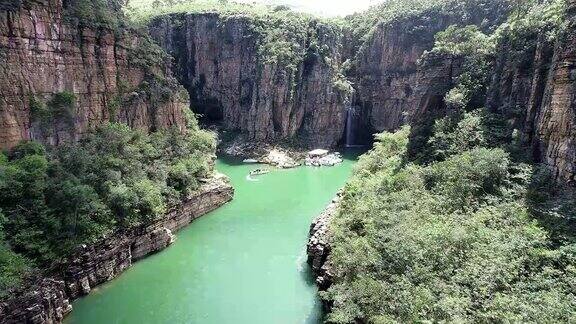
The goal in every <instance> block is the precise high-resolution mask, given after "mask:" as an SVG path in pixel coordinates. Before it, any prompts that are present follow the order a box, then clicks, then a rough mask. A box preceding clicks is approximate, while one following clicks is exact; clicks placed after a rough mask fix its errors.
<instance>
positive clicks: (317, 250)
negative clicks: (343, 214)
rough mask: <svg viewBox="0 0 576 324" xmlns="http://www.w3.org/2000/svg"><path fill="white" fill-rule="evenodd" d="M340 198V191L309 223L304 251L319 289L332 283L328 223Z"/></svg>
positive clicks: (336, 208)
mask: <svg viewBox="0 0 576 324" xmlns="http://www.w3.org/2000/svg"><path fill="white" fill-rule="evenodd" d="M341 199H342V197H341V192H339V193H338V194H337V195H336V197H335V198H334V199H332V201H331V202H330V204H328V206H326V208H325V209H324V211H322V213H321V214H320V215H318V217H316V218H315V219H314V220H313V221H312V224H311V225H310V231H309V238H308V244H307V245H306V252H307V254H308V264H309V265H310V267H311V268H312V273H313V274H314V276H315V277H316V285H317V286H318V288H319V289H320V290H326V289H328V288H329V287H330V285H331V284H332V274H331V271H330V270H331V269H330V231H329V230H330V228H329V224H330V220H331V219H332V217H333V216H334V215H335V214H336V213H337V212H338V206H339V205H340V201H341Z"/></svg>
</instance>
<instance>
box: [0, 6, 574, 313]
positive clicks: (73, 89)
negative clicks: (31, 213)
mask: <svg viewBox="0 0 576 324" xmlns="http://www.w3.org/2000/svg"><path fill="white" fill-rule="evenodd" d="M568 3H569V6H568V11H567V17H568V21H569V23H568V24H567V27H566V28H567V30H566V31H565V33H564V34H563V36H562V37H559V38H556V39H553V40H551V39H550V38H549V37H548V35H547V34H546V32H532V33H529V34H528V35H525V36H524V37H525V38H526V39H527V40H529V41H530V42H533V43H534V44H535V45H534V46H528V47H527V48H522V49H518V48H516V47H515V44H514V42H513V40H512V39H510V38H506V37H503V38H501V39H500V41H499V42H498V43H497V44H496V46H497V48H496V51H495V53H496V56H495V57H494V58H493V62H492V63H493V66H494V68H493V69H492V71H491V72H490V82H489V86H488V88H487V90H486V94H485V100H484V101H483V102H482V103H481V104H482V106H485V107H486V109H487V110H489V111H490V112H493V113H495V114H497V115H498V116H499V117H500V118H501V119H502V120H504V121H505V122H506V123H507V124H509V125H512V126H513V128H514V129H515V131H517V133H518V134H519V135H518V138H519V140H520V141H521V143H522V144H523V145H524V146H525V147H527V148H529V151H530V157H531V158H532V159H533V161H534V162H535V163H542V164H543V165H545V166H546V167H547V168H548V170H550V171H551V172H552V175H553V177H554V179H555V180H557V181H559V182H562V183H568V184H571V185H573V184H574V181H576V138H575V136H576V135H575V134H576V133H575V132H576V32H575V30H576V21H575V19H576V1H574V0H570V1H569V2H568ZM466 10H472V11H474V12H477V15H472V16H467V17H466V18H462V16H459V15H458V14H438V15H436V14H432V16H433V19H425V18H430V17H408V18H406V19H399V20H392V21H386V22H380V23H377V24H375V26H373V28H372V29H371V30H370V32H369V34H368V36H367V37H366V38H365V39H362V40H359V39H355V37H357V35H354V34H353V33H352V32H350V31H348V30H345V29H344V28H340V27H334V26H331V25H329V24H325V23H324V22H322V21H320V20H317V19H310V20H307V21H306V23H305V24H306V28H305V30H302V31H299V33H297V34H296V36H294V39H293V40H294V42H295V44H296V45H297V46H296V47H297V49H296V50H293V49H290V50H289V52H290V51H292V52H290V53H288V54H286V55H287V56H288V59H285V58H284V59H279V58H278V57H279V56H277V57H270V56H269V53H267V52H265V51H264V50H263V46H264V45H266V41H269V42H271V43H274V42H275V40H274V41H271V40H270V38H269V37H268V36H270V35H266V34H265V33H263V32H262V30H261V29H260V27H261V26H259V25H258V22H256V23H255V21H254V20H253V19H252V18H251V17H249V16H247V15H231V16H230V15H226V14H222V13H218V12H208V13H172V14H167V15H162V16H159V17H155V18H153V19H152V20H151V21H150V22H148V24H147V26H146V32H143V31H141V30H136V29H131V28H121V29H118V30H114V29H111V28H109V27H105V26H90V25H89V24H84V23H83V22H82V21H79V20H75V19H70V17H68V16H67V14H66V8H65V1H63V0H23V1H18V2H16V3H15V4H12V3H8V4H5V3H4V2H2V3H0V148H2V149H9V148H12V147H14V146H15V145H16V144H17V143H19V142H20V141H22V140H37V141H40V142H43V143H45V144H50V145H60V144H63V143H67V142H73V141H78V140H80V139H81V138H82V137H83V136H84V135H85V134H87V133H89V132H90V131H91V130H93V129H95V128H96V127H97V126H99V125H102V124H104V123H107V122H110V121H115V122H121V123H124V124H127V125H129V126H130V127H132V128H136V129H141V130H144V131H146V132H154V131H156V130H163V129H169V128H176V129H178V130H179V131H181V132H185V129H186V121H185V114H186V111H187V110H188V109H189V108H191V109H192V110H193V111H194V112H195V113H197V114H199V115H201V117H202V119H203V120H204V121H206V122H207V123H217V124H219V125H220V126H221V127H222V128H223V129H224V130H226V131H229V132H232V133H234V134H235V135H236V136H239V137H241V138H242V141H245V142H249V143H281V144H286V143H291V142H297V143H298V144H299V145H303V146H305V147H308V148H318V147H322V148H333V147H336V146H338V145H343V144H370V143H371V142H372V139H373V138H372V136H373V134H374V133H378V132H382V131H394V130H397V129H399V128H400V127H401V126H403V125H412V126H413V129H416V128H417V127H419V126H421V125H427V126H431V124H432V123H433V121H434V120H436V119H437V118H440V117H443V116H446V115H448V113H449V112H448V110H449V109H448V105H447V103H446V102H445V96H446V94H447V93H448V92H449V91H450V90H451V89H452V88H453V87H454V85H455V84H456V83H457V81H458V78H459V77H460V75H461V74H462V61H463V58H462V57H459V56H457V55H442V54H440V55H428V56H426V57H425V58H426V59H423V58H424V56H425V55H426V53H428V51H430V50H431V49H432V47H433V45H434V36H435V34H436V33H437V32H439V31H442V30H444V29H446V28H447V27H448V26H450V25H453V24H458V25H460V26H465V25H469V24H474V25H477V26H478V27H479V28H480V30H482V31H484V32H487V33H488V32H493V31H494V29H495V27H496V26H497V25H498V24H501V23H503V21H502V19H500V18H498V19H495V20H490V19H488V20H487V18H488V17H491V16H496V17H504V16H505V14H504V13H505V12H506V10H507V9H506V8H504V7H501V6H500V2H497V1H495V2H494V6H493V7H483V8H472V9H471V8H467V9H466ZM154 42H155V43H154ZM280 45H285V46H288V47H289V46H291V45H290V44H280ZM293 53H296V54H295V56H294V57H292V56H290V55H292V54H293ZM284 54H285V53H284ZM284 54H281V55H280V54H278V55H280V56H282V55H284ZM282 57H283V56H282ZM63 98H64V99H66V98H68V99H66V100H64V99H63ZM62 100H64V103H62ZM46 111H48V112H50V111H51V113H48V114H47V113H46ZM352 114H354V119H353V121H351V118H352V117H351V116H352ZM352 123H355V125H354V128H353V129H354V130H355V134H353V135H354V136H353V138H355V139H356V140H355V143H348V142H349V141H350V140H349V139H348V138H351V136H350V132H349V130H350V128H351V127H352V126H351V124H352ZM413 136H417V134H413ZM233 194H234V189H233V188H232V187H231V185H230V184H229V183H228V182H227V181H225V180H224V179H223V178H217V179H211V180H210V181H209V183H205V184H204V185H203V186H202V187H201V188H200V189H199V190H198V191H197V192H195V193H194V194H192V195H191V196H189V197H187V198H186V199H185V200H184V201H182V202H181V204H179V205H178V206H174V207H173V208H172V209H171V210H170V211H169V212H168V213H167V214H166V215H165V216H164V217H162V218H161V219H159V220H157V221H155V222H154V223H152V224H149V225H146V226H143V227H137V228H133V229H130V230H128V231H125V232H116V233H114V234H112V235H111V236H110V237H107V238H103V239H102V240H101V241H99V242H97V243H95V244H91V245H85V246H82V247H80V249H79V250H78V252H77V253H75V254H74V255H73V256H71V257H70V258H68V259H67V260H64V261H62V262H61V263H59V264H57V265H54V269H52V270H51V271H50V272H49V273H50V275H49V276H41V275H37V276H36V277H35V278H32V279H31V280H30V281H29V282H27V284H26V285H25V286H24V287H22V288H21V289H20V290H18V291H17V292H15V294H13V296H11V297H10V298H9V299H6V300H2V301H0V323H22V322H30V323H59V322H61V321H62V319H63V318H64V316H65V315H66V314H68V313H69V312H70V311H71V302H72V301H73V300H75V299H77V298H79V297H80V296H84V295H87V294H88V293H89V292H90V291H91V290H92V289H93V288H94V287H96V286H98V285H100V284H102V283H105V282H107V281H110V280H112V279H113V278H115V277H117V276H118V275H120V274H121V273H122V272H123V271H125V270H126V269H127V268H129V267H130V266H131V265H132V264H133V262H135V261H137V260H139V259H141V258H144V257H145V256H147V255H149V254H152V253H154V252H157V251H160V250H162V249H164V248H165V247H167V246H169V245H170V244H171V243H172V242H173V240H174V235H173V233H174V232H175V231H177V230H179V229H180V228H182V227H184V226H186V225H187V224H189V223H190V222H191V221H192V220H194V219H196V218H197V217H199V216H201V215H203V214H205V213H207V212H209V211H211V210H214V209H215V208H217V207H219V206H221V205H223V204H225V203H226V202H228V201H230V200H231V199H232V196H233ZM338 201H339V198H336V199H335V200H334V201H333V202H332V204H330V205H329V206H328V207H327V209H326V210H325V211H324V212H323V214H322V215H321V216H320V217H319V218H318V219H317V220H316V221H315V222H314V223H313V224H312V227H311V229H310V240H309V243H308V247H307V253H308V262H309V263H310V265H311V267H312V270H313V272H314V273H315V275H316V276H317V279H316V281H317V283H318V285H319V286H320V288H321V289H326V288H328V286H329V285H330V270H329V265H328V264H327V260H328V259H329V252H330V245H329V234H328V231H329V228H328V223H329V221H330V217H332V215H334V214H335V213H337V209H338Z"/></svg>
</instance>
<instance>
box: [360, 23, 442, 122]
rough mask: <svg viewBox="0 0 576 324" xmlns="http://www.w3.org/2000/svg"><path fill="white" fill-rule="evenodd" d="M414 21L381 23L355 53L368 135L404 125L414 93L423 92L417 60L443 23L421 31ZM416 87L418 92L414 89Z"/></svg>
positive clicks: (362, 108) (361, 102)
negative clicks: (362, 46)
mask: <svg viewBox="0 0 576 324" xmlns="http://www.w3.org/2000/svg"><path fill="white" fill-rule="evenodd" d="M416 25H417V22H415V21H407V22H399V23H395V24H381V25H379V26H378V27H377V28H376V30H375V31H374V34H373V36H372V37H371V38H370V39H369V41H368V42H367V43H366V44H365V45H364V48H363V49H361V50H360V52H359V53H358V68H357V73H356V76H355V79H357V80H356V84H357V89H358V95H357V99H356V102H357V104H358V105H359V106H360V107H361V111H362V114H363V116H364V118H363V120H364V122H365V124H366V126H367V127H368V128H369V129H371V130H372V132H381V131H385V130H386V131H393V130H396V129H397V128H398V127H400V126H401V125H404V124H407V123H409V122H410V120H411V116H412V115H413V114H414V112H415V109H416V106H417V105H418V103H417V101H418V98H417V96H416V93H415V92H418V91H419V92H425V91H427V89H424V88H423V87H422V85H421V83H422V81H423V80H422V79H421V78H420V77H422V76H423V77H427V76H426V75H418V73H417V72H418V60H419V59H420V57H421V56H422V53H424V51H425V50H427V49H430V48H431V47H432V45H433V42H434V34H435V33H436V32H437V31H440V30H442V29H444V28H445V27H446V26H447V24H446V23H445V22H444V21H442V20H438V21H435V23H434V26H429V29H427V30H425V31H418V30H416V29H414V30H412V28H415V26H416ZM417 87H420V89H416V88H417Z"/></svg>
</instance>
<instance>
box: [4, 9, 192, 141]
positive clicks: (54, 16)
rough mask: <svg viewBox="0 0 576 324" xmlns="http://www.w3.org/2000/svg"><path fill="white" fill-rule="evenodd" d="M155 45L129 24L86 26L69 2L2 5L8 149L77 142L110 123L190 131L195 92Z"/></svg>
mask: <svg viewBox="0 0 576 324" xmlns="http://www.w3.org/2000/svg"><path fill="white" fill-rule="evenodd" d="M9 2H10V1H9ZM64 2H66V1H64ZM152 45H153V44H152V43H151V42H150V41H149V40H148V37H147V36H142V35H138V34H137V33H136V32H134V31H131V30H128V29H122V28H119V29H117V30H110V29H107V28H103V27H98V28H97V27H88V26H84V25H82V24H81V23H79V22H78V20H76V19H74V17H69V16H67V14H66V11H65V9H64V7H63V0H19V1H15V2H12V3H11V4H10V5H1V6H0V148H9V147H12V146H14V145H15V144H16V143H18V142H19V141H20V140H23V139H24V140H25V139H35V140H41V141H44V142H48V143H51V144H58V143H60V142H62V141H69V140H75V139H78V138H79V137H80V136H81V135H82V134H84V133H85V132H87V131H89V130H90V129H93V128H94V127H96V126H98V125H100V124H102V123H104V122H106V121H119V122H123V123H126V124H128V125H130V126H131V127H134V128H139V129H143V130H146V131H152V130H156V129H162V128H167V127H171V126H175V127H179V128H183V127H184V125H185V122H184V117H183V113H182V109H183V108H186V106H187V96H185V95H183V94H185V92H182V91H181V90H183V89H182V88H181V87H180V86H179V85H178V84H177V82H176V81H175V79H173V78H172V77H171V74H170V71H169V69H168V67H169V65H168V64H167V62H168V61H166V62H163V61H162V60H163V56H162V53H161V51H158V50H154V48H153V47H151V46H152ZM147 60H148V61H147ZM63 94H65V95H66V96H60V97H58V96H59V95H63ZM58 98H60V99H62V98H64V99H66V100H69V101H70V102H62V101H61V100H60V101H58V100H55V99H58ZM70 99H71V100H70Z"/></svg>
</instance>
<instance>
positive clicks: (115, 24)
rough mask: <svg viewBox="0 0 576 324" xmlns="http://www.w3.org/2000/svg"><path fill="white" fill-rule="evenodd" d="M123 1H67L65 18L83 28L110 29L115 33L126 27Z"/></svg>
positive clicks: (65, 3)
mask: <svg viewBox="0 0 576 324" xmlns="http://www.w3.org/2000/svg"><path fill="white" fill-rule="evenodd" d="M122 3H123V1H121V0H67V1H64V10H65V11H64V13H65V18H67V19H70V20H73V21H75V22H77V23H78V24H79V25H80V26H82V27H92V28H100V27H102V28H108V29H111V30H114V31H117V30H119V29H120V28H121V27H125V26H126V23H125V21H124V17H123V16H122V10H121V8H122Z"/></svg>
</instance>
